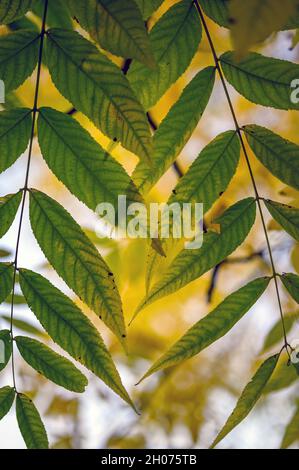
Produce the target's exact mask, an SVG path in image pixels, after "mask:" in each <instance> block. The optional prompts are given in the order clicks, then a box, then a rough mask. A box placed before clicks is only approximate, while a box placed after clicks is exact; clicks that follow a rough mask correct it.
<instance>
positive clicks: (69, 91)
mask: <svg viewBox="0 0 299 470" xmlns="http://www.w3.org/2000/svg"><path fill="white" fill-rule="evenodd" d="M47 36H48V40H47V48H46V52H47V63H48V66H49V70H50V73H51V77H52V79H53V81H54V83H55V85H56V86H57V88H58V89H59V91H60V92H61V93H62V95H64V96H65V98H67V99H68V100H69V101H70V102H71V103H72V104H73V105H74V106H75V107H76V109H78V110H79V111H82V113H84V114H86V116H88V117H89V118H90V119H91V120H92V121H93V122H94V124H95V125H96V126H97V127H99V128H100V129H101V131H103V133H104V134H107V135H108V137H110V138H111V139H116V140H119V141H120V142H121V143H122V145H123V146H124V147H125V148H127V149H128V150H131V151H132V152H134V153H136V155H138V156H139V157H140V158H144V159H146V160H148V161H149V160H150V151H151V136H150V130H149V125H148V122H147V119H146V116H145V113H144V110H143V109H142V106H141V105H140V103H139V102H138V101H137V99H136V97H135V95H134V93H133V91H132V90H131V87H130V84H129V82H128V80H127V78H126V77H125V76H124V75H123V74H122V72H121V70H120V69H119V68H118V67H117V66H116V65H115V64H114V63H113V62H111V61H110V60H109V59H108V58H107V57H106V56H105V55H104V54H102V53H101V52H100V51H99V50H98V49H97V48H96V47H95V46H94V45H93V44H91V43H90V42H89V41H87V40H86V39H84V38H83V37H82V36H80V35H79V34H78V33H76V32H73V31H64V30H61V29H52V30H50V31H48V34H47Z"/></svg>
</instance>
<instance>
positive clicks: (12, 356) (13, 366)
mask: <svg viewBox="0 0 299 470" xmlns="http://www.w3.org/2000/svg"><path fill="white" fill-rule="evenodd" d="M47 10H48V0H45V8H44V14H43V22H42V29H41V34H40V46H39V55H38V65H37V79H36V86H35V93H34V104H33V109H32V113H33V115H32V127H31V135H30V143H29V150H28V159H27V167H26V174H25V183H24V187H23V189H22V191H23V198H22V203H21V213H20V221H19V227H18V233H17V241H16V251H15V259H14V272H13V285H12V296H11V311H10V336H11V340H12V341H13V340H14V336H13V314H14V298H15V287H16V276H17V270H18V256H19V248H20V240H21V232H22V224H23V218H24V209H25V202H26V195H27V191H28V182H29V172H30V163H31V157H32V148H33V140H34V129H35V122H36V115H37V112H38V107H37V105H38V94H39V84H40V75H41V67H42V56H43V46H44V37H45V31H46V17H47ZM11 359H12V376H13V386H14V389H15V391H16V392H17V388H16V378H15V365H14V347H13V345H12V354H11Z"/></svg>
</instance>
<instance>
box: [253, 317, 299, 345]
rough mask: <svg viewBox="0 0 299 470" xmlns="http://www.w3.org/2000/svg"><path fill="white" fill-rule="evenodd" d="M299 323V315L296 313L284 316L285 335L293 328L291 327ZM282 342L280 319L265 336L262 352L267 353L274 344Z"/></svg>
mask: <svg viewBox="0 0 299 470" xmlns="http://www.w3.org/2000/svg"><path fill="white" fill-rule="evenodd" d="M297 321H299V314H298V313H291V314H289V315H285V317H284V325H285V329H286V333H289V332H290V331H291V329H292V327H293V325H294V324H295V323H296V322H297ZM282 340H283V328H282V323H281V319H279V320H277V322H276V323H275V325H274V326H273V327H272V328H271V330H270V331H269V333H268V334H267V336H266V338H265V341H264V345H263V348H262V351H263V352H264V351H267V350H268V349H270V348H272V346H274V345H275V344H277V343H278V342H279V341H282Z"/></svg>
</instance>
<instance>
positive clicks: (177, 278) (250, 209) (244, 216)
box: [135, 198, 256, 315]
mask: <svg viewBox="0 0 299 470" xmlns="http://www.w3.org/2000/svg"><path fill="white" fill-rule="evenodd" d="M255 214H256V205H255V201H254V199H253V198H247V199H243V200H242V201H239V202H237V203H236V204H234V205H233V206H231V207H230V208H229V209H227V210H226V211H225V212H224V213H223V215H222V216H221V217H219V218H218V219H217V220H216V221H215V223H217V224H220V233H219V234H218V233H215V232H208V233H207V234H205V235H204V242H203V245H202V247H200V248H196V249H187V248H185V249H184V250H182V251H181V252H180V253H179V255H178V256H177V257H176V258H175V259H174V261H173V262H172V263H171V264H170V266H169V267H168V269H167V271H166V273H165V274H164V275H163V277H162V279H161V280H160V281H158V282H157V283H156V284H155V285H154V286H153V287H152V289H151V290H150V292H149V294H148V295H147V297H146V298H145V299H144V300H143V301H142V302H141V304H140V305H139V307H138V308H137V311H136V313H135V315H136V314H137V313H138V312H139V311H140V310H141V309H143V308H144V307H146V306H147V305H150V304H151V303H153V302H154V301H156V300H158V299H160V298H162V297H164V296H165V295H169V294H172V293H173V292H176V291H177V290H179V289H181V288H182V287H184V286H185V285H187V284H188V283H189V282H191V281H194V280H195V279H197V278H199V277H200V276H202V275H203V274H205V273H206V272H207V271H209V270H210V269H211V268H212V267H213V266H215V265H216V264H218V263H220V261H222V260H223V259H225V258H226V257H227V256H228V255H230V254H231V253H232V252H233V251H234V250H235V249H236V248H237V247H238V246H239V245H240V244H241V243H242V242H243V241H244V240H245V238H246V237H247V235H248V233H249V231H250V229H251V227H252V225H253V223H254V221H255Z"/></svg>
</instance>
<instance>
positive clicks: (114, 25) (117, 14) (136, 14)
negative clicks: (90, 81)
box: [68, 0, 155, 67]
mask: <svg viewBox="0 0 299 470" xmlns="http://www.w3.org/2000/svg"><path fill="white" fill-rule="evenodd" d="M68 5H69V7H70V10H71V12H72V13H73V14H74V15H75V16H76V18H78V20H79V22H80V24H81V26H82V27H83V28H85V29H86V30H87V31H88V32H89V34H90V36H91V37H92V38H93V39H94V40H95V41H97V42H98V43H99V44H100V45H101V47H102V48H103V49H107V50H108V51H110V52H112V53H113V54H115V55H118V56H122V57H129V58H130V59H137V60H139V61H140V62H142V63H144V64H145V65H146V66H148V67H154V66H155V62H154V59H153V56H152V53H151V49H150V43H149V39H148V36H147V33H146V29H145V26H144V22H143V20H142V16H141V12H140V10H139V8H138V7H137V5H136V3H135V2H134V0H126V1H125V2H124V1H123V0H112V1H111V0H68Z"/></svg>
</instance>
